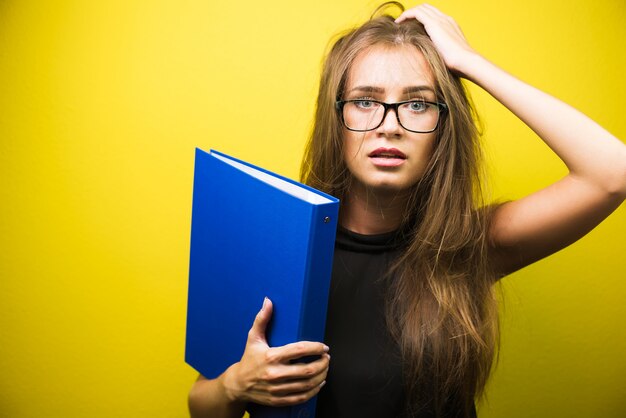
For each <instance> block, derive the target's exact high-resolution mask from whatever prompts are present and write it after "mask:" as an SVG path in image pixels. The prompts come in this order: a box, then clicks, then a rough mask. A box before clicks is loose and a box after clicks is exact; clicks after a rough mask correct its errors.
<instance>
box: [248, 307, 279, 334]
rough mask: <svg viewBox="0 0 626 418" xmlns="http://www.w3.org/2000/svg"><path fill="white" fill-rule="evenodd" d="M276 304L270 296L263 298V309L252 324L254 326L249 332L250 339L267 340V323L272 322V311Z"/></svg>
mask: <svg viewBox="0 0 626 418" xmlns="http://www.w3.org/2000/svg"><path fill="white" fill-rule="evenodd" d="M273 309H274V306H273V304H272V301H271V300H269V298H265V299H264V300H263V306H262V307H261V310H260V311H259V313H258V314H257V315H256V317H255V318H254V323H253V324H252V328H250V332H248V339H249V340H257V341H263V342H266V339H265V330H266V329H267V324H268V323H269V322H270V319H271V318H272V311H273Z"/></svg>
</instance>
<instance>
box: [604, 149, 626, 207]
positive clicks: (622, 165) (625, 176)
mask: <svg viewBox="0 0 626 418" xmlns="http://www.w3.org/2000/svg"><path fill="white" fill-rule="evenodd" d="M622 151H623V152H622V153H621V158H619V159H618V162H619V163H618V164H617V165H618V166H617V167H616V169H615V172H614V175H613V176H612V178H611V179H610V181H609V182H608V188H607V191H608V193H609V194H610V195H611V196H612V197H614V198H615V199H616V200H619V201H620V202H623V201H624V199H626V146H625V147H623V148H622Z"/></svg>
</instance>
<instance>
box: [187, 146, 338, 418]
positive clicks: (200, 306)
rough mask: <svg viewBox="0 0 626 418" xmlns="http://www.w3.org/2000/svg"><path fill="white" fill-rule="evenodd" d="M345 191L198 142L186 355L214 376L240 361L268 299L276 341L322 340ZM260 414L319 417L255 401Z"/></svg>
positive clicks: (304, 409) (308, 409)
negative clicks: (324, 188) (337, 194)
mask: <svg viewBox="0 0 626 418" xmlns="http://www.w3.org/2000/svg"><path fill="white" fill-rule="evenodd" d="M338 211H339V201H338V199H336V198H334V197H332V196H329V195H327V194H324V193H322V192H320V191H317V190H315V189H312V188H310V187H308V186H306V185H303V184H300V183H297V182H295V181H293V180H290V179H287V178H285V177H282V176H279V175H276V174H273V173H271V172H269V171H267V170H264V169H262V168H259V167H256V166H254V165H252V164H248V163H246V162H243V161H241V160H238V159H235V158H232V157H229V156H227V155H225V154H222V153H220V152H217V151H214V150H212V151H210V152H209V153H207V152H204V151H202V150H200V149H196V159H195V170H194V186H193V207H192V222H191V250H190V262H189V291H188V306H187V336H186V349H185V360H186V362H187V363H188V364H190V365H191V366H192V367H194V368H195V369H196V370H197V371H198V372H200V373H201V374H202V375H203V376H206V377H207V378H215V377H217V376H219V375H220V374H221V373H222V372H224V370H226V368H228V367H229V366H230V365H231V364H233V363H235V362H237V361H239V360H240V359H241V355H242V354H243V350H244V347H245V344H246V339H247V333H248V330H249V329H250V327H251V326H252V323H253V321H254V318H255V316H256V314H257V312H258V311H259V309H260V308H261V305H262V303H263V298H264V297H265V296H267V297H269V298H270V299H271V300H272V302H273V303H274V312H273V315H272V320H271V322H270V324H269V327H268V330H267V340H268V343H269V345H270V346H271V347H275V346H281V345H285V344H288V343H291V342H295V341H302V340H308V341H323V339H324V325H325V320H326V308H327V303H328V291H329V285H330V275H331V270H332V258H333V251H334V241H335V233H336V229H337V216H338ZM250 413H251V415H252V416H253V417H313V416H314V415H315V398H313V399H311V400H310V401H308V402H306V403H304V404H301V405H296V406H291V407H283V408H270V407H261V406H258V405H253V406H252V408H251V409H250Z"/></svg>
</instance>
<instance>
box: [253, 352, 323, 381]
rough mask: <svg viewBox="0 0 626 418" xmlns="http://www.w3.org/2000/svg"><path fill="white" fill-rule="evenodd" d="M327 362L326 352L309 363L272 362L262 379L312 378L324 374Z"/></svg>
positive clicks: (288, 379) (289, 379) (291, 379)
mask: <svg viewBox="0 0 626 418" xmlns="http://www.w3.org/2000/svg"><path fill="white" fill-rule="evenodd" d="M329 364H330V356H329V355H328V354H323V355H322V356H321V357H320V358H319V359H317V360H315V361H312V362H310V363H296V364H285V363H279V364H273V365H272V366H270V367H268V368H267V369H266V370H265V372H264V373H263V376H262V379H263V380H264V381H265V382H268V383H282V382H286V381H293V380H302V379H312V378H315V377H316V376H319V375H324V376H325V375H326V373H327V372H328V367H329Z"/></svg>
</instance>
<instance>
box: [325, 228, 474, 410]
mask: <svg viewBox="0 0 626 418" xmlns="http://www.w3.org/2000/svg"><path fill="white" fill-rule="evenodd" d="M401 249H402V241H401V239H400V238H399V234H397V233H396V232H391V233H386V234H380V235H360V234H356V233H354V232H351V231H348V230H346V229H343V228H341V227H340V228H339V229H338V231H337V240H336V243H335V256H334V261H333V273H332V279H331V287H330V298H329V301H328V318H327V323H326V336H325V340H324V342H325V343H326V344H327V345H328V346H329V347H330V352H329V354H330V356H331V360H330V369H329V371H328V377H327V379H326V385H325V386H324V387H323V388H322V390H321V391H320V393H319V395H318V398H317V409H316V417H318V418H344V417H359V418H383V417H393V418H408V417H414V418H434V417H435V414H434V412H433V411H432V410H431V408H428V407H426V408H421V411H420V412H418V413H417V414H408V413H407V412H406V396H405V389H404V384H403V382H404V381H403V373H402V362H401V356H400V348H399V347H398V345H397V343H396V342H395V341H394V339H393V338H392V337H391V335H390V333H389V332H388V330H387V326H386V323H385V313H384V309H385V308H384V307H385V294H386V291H387V288H388V287H389V286H388V283H389V282H388V280H389V279H388V278H387V277H386V273H387V272H388V270H389V266H390V263H392V262H393V261H394V259H395V258H396V257H397V256H398V255H399V253H400V251H401ZM444 409H447V408H444ZM449 412H451V413H450V414H446V417H448V416H450V417H452V416H456V414H455V413H454V412H453V411H449ZM474 416H475V415H474Z"/></svg>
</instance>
